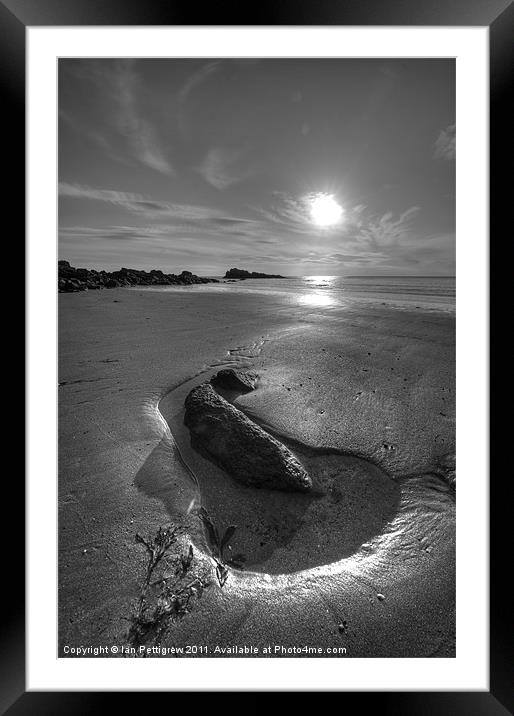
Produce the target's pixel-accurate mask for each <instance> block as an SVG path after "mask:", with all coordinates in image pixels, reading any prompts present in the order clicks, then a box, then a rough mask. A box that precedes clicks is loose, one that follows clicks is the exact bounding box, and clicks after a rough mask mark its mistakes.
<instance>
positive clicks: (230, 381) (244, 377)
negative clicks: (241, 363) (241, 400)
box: [211, 368, 258, 393]
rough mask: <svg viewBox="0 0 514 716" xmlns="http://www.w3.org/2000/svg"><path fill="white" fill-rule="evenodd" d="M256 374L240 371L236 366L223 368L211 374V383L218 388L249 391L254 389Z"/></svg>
mask: <svg viewBox="0 0 514 716" xmlns="http://www.w3.org/2000/svg"><path fill="white" fill-rule="evenodd" d="M257 378H258V376H257V374H256V373H253V372H252V371H242V370H238V369H237V368H224V369H223V370H220V371H218V372H217V373H216V375H213V376H212V378H211V383H212V384H213V385H216V386H219V387H220V388H227V389H229V390H237V391H240V392H242V393H249V392H250V391H252V390H255V384H256V382H257Z"/></svg>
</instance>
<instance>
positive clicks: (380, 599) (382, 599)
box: [377, 594, 385, 602]
mask: <svg viewBox="0 0 514 716" xmlns="http://www.w3.org/2000/svg"><path fill="white" fill-rule="evenodd" d="M377 599H378V600H379V601H380V602H383V601H384V599H385V597H384V595H383V594H377Z"/></svg>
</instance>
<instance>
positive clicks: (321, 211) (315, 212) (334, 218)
mask: <svg viewBox="0 0 514 716" xmlns="http://www.w3.org/2000/svg"><path fill="white" fill-rule="evenodd" d="M310 212H311V219H312V221H313V222H314V223H315V224H317V226H332V225H333V224H337V222H338V221H339V220H340V219H341V217H342V215H343V207H342V206H339V204H338V203H337V201H336V200H335V199H334V197H333V196H332V194H316V196H315V197H314V198H313V199H312V200H311V205H310Z"/></svg>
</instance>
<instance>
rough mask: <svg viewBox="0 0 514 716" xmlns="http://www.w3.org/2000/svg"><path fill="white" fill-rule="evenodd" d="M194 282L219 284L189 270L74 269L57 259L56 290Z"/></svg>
mask: <svg viewBox="0 0 514 716" xmlns="http://www.w3.org/2000/svg"><path fill="white" fill-rule="evenodd" d="M194 283H218V281H217V280H216V279H214V278H201V277H200V276H195V275H194V274H192V273H191V271H182V273H181V274H179V275H178V276H177V275H175V274H173V273H170V274H166V273H163V272H162V271H159V270H158V269H152V270H151V271H139V270H137V269H128V268H122V269H120V270H119V271H111V272H107V271H95V270H94V269H85V268H75V267H73V266H70V263H69V261H59V264H58V288H59V292H61V293H62V292H65V293H69V292H71V291H87V290H89V289H98V288H117V287H119V286H155V285H165V286H166V285H167V286H172V285H178V286H187V285H189V284H194Z"/></svg>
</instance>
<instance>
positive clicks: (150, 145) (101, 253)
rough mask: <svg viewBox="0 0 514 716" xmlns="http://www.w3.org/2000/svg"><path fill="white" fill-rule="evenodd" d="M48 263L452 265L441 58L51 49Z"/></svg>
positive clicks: (387, 271) (219, 268)
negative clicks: (135, 55)
mask: <svg viewBox="0 0 514 716" xmlns="http://www.w3.org/2000/svg"><path fill="white" fill-rule="evenodd" d="M320 197H321V201H322V205H323V201H324V202H327V201H328V202H329V203H330V202H331V203H332V206H336V205H337V206H338V207H340V210H338V211H337V212H336V213H337V215H338V219H337V221H335V222H334V223H331V224H328V225H320V223H319V222H317V221H316V214H315V212H313V206H316V202H318V207H319V200H320ZM322 223H323V222H322ZM59 258H60V259H65V260H68V261H70V263H71V264H72V265H73V266H77V267H86V268H94V269H98V270H100V269H105V270H116V269H119V268H121V267H127V268H137V269H146V270H149V269H153V268H156V269H161V270H163V271H165V272H169V273H180V272H181V271H182V270H190V271H193V272H194V273H197V274H199V275H205V276H220V275H223V274H224V273H225V271H226V270H227V269H229V268H232V267H237V268H244V269H248V270H250V271H263V272H267V273H281V274H284V275H291V276H306V275H307V276H308V275H331V276H334V275H336V276H337V275H339V276H345V275H351V276H356V275H368V276H369V275H421V276H436V275H454V274H455V63H454V60H451V59H448V60H446V59H426V60H420V59H397V60H396V59H392V60H391V59H369V60H368V59H360V60H354V59H345V58H342V59H142V60H132V59H119V60H118V59H101V60H99V59H87V60H82V59H80V60H79V59H61V60H59Z"/></svg>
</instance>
